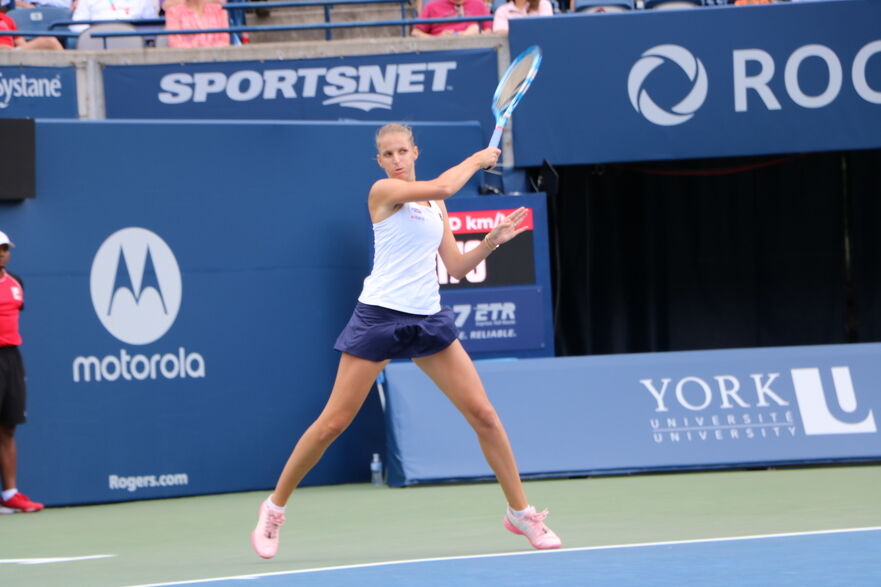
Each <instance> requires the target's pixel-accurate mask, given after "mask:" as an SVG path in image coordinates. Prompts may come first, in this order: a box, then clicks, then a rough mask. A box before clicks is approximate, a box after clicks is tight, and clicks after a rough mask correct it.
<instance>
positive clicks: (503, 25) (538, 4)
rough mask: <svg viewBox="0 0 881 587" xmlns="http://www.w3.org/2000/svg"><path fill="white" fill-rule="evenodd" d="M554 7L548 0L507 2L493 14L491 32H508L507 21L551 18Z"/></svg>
mask: <svg viewBox="0 0 881 587" xmlns="http://www.w3.org/2000/svg"><path fill="white" fill-rule="evenodd" d="M553 15H554V7H553V6H551V3H550V2H549V1H548V0H509V1H508V2H506V3H504V4H502V5H501V6H499V7H498V8H496V11H495V13H494V14H493V32H494V33H506V32H508V21H509V20H511V19H512V18H520V17H523V16H553Z"/></svg>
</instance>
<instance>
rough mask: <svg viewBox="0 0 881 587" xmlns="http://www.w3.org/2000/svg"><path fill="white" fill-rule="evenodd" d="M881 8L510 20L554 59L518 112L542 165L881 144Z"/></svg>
mask: <svg viewBox="0 0 881 587" xmlns="http://www.w3.org/2000/svg"><path fill="white" fill-rule="evenodd" d="M878 23H881V2H877V1H874V0H848V1H841V2H799V3H779V4H772V5H767V6H750V7H740V6H727V7H707V8H702V9H696V10H660V11H659V10H646V11H637V12H633V13H610V14H599V15H596V14H590V15H586V14H574V15H561V16H555V17H553V18H524V19H517V20H514V21H512V22H511V29H510V34H509V42H510V47H511V54H512V55H516V54H517V53H518V52H520V51H522V50H523V49H524V48H526V47H527V46H529V45H532V44H539V45H540V46H541V48H542V50H543V51H544V60H543V62H542V67H541V71H540V72H539V74H538V76H537V78H536V80H535V82H534V84H533V86H532V87H531V88H530V90H529V93H528V94H527V95H526V96H525V98H524V99H523V101H522V102H521V104H520V105H519V106H518V107H517V111H516V113H515V114H514V139H515V150H516V160H517V164H518V165H521V166H537V165H541V163H542V161H543V160H545V159H547V160H548V161H550V162H551V163H553V164H555V165H574V164H585V163H601V162H615V161H643V160H662V159H683V158H704V157H727V156H736V155H759V154H766V153H794V152H795V153H797V152H805V151H834V150H846V149H867V148H877V147H879V146H881V29H879V25H878Z"/></svg>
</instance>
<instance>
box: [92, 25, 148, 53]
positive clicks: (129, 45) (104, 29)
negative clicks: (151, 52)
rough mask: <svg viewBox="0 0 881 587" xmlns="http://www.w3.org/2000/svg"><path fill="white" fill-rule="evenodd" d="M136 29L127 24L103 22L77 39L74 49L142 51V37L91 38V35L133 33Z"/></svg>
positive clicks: (93, 26)
mask: <svg viewBox="0 0 881 587" xmlns="http://www.w3.org/2000/svg"><path fill="white" fill-rule="evenodd" d="M136 30H137V29H136V28H135V26H134V25H132V24H129V23H127V22H104V23H100V24H93V25H92V26H90V27H89V28H87V29H86V30H84V31H83V32H82V33H80V36H79V37H77V41H76V48H77V49H84V50H101V49H143V47H144V37H140V36H133V37H116V38H113V37H105V38H101V37H93V36H92V35H93V33H99V32H100V33H122V32H134V31H136Z"/></svg>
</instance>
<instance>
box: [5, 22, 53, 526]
mask: <svg viewBox="0 0 881 587" xmlns="http://www.w3.org/2000/svg"><path fill="white" fill-rule="evenodd" d="M4 16H5V15H4ZM53 40H54V38H53ZM13 246H14V245H13V244H12V242H11V241H10V240H9V237H8V236H6V233H4V232H0V481H2V485H3V492H2V493H0V509H2V512H3V513H18V512H22V513H29V512H38V511H40V510H41V509H43V504H41V503H37V502H35V501H31V500H30V499H29V498H28V497H27V496H26V495H25V494H23V493H21V492H20V491H19V490H18V488H17V485H18V482H17V480H16V468H17V455H16V452H17V451H16V446H15V429H16V427H17V426H18V425H19V424H24V422H25V419H26V418H25V415H26V411H25V404H26V403H27V394H26V391H25V378H24V364H23V363H22V360H21V353H20V352H19V351H18V347H19V345H20V344H21V334H20V333H19V330H18V316H19V313H20V312H21V310H22V309H23V308H24V288H22V286H21V280H19V279H18V278H17V277H15V276H14V275H12V274H11V273H9V272H8V271H6V264H7V263H8V262H9V258H10V256H11V253H10V249H11V248H12V247H13Z"/></svg>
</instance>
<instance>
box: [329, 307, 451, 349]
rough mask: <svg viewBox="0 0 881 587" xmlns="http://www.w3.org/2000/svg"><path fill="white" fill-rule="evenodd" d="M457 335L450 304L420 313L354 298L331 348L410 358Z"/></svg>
mask: <svg viewBox="0 0 881 587" xmlns="http://www.w3.org/2000/svg"><path fill="white" fill-rule="evenodd" d="M457 338H459V333H458V331H457V329H456V318H455V314H454V313H453V311H452V310H451V309H450V308H442V309H441V311H440V312H438V313H437V314H431V315H428V316H423V315H419V314H408V313H406V312H399V311H397V310H390V309H388V308H383V307H382V306H371V305H369V304H362V303H361V302H358V304H357V305H356V306H355V311H354V312H352V317H351V318H350V319H349V323H348V324H346V327H345V328H343V331H342V332H341V333H340V335H339V337H338V338H337V340H336V344H335V345H333V348H335V349H336V350H338V351H342V352H344V353H349V354H350V355H355V356H356V357H361V358H362V359H367V360H369V361H384V360H386V359H412V358H413V357H425V356H428V355H433V354H434V353H438V352H440V351H442V350H444V349H445V348H447V347H448V346H450V345H451V344H452V343H453V341H454V340H456V339H457Z"/></svg>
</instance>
